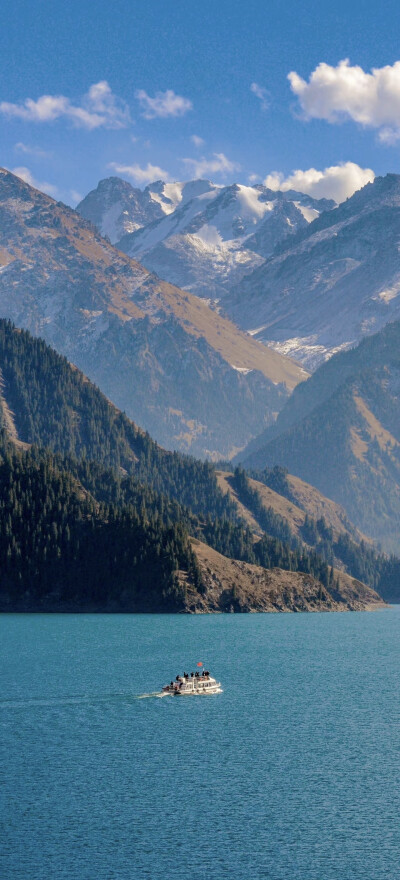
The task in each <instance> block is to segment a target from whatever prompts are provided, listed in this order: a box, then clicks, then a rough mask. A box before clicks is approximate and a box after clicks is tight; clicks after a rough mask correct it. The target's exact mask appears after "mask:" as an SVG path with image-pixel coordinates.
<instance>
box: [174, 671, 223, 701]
mask: <svg viewBox="0 0 400 880" xmlns="http://www.w3.org/2000/svg"><path fill="white" fill-rule="evenodd" d="M163 693H164V694H170V695H171V697H188V696H195V695H196V696H199V695H201V696H203V695H204V696H205V695H206V694H222V688H221V685H220V682H219V681H216V679H215V678H212V676H211V675H210V673H209V672H201V673H200V672H196V673H194V672H191V673H190V675H189V673H188V672H184V673H183V675H177V676H176V679H175V681H171V682H170V684H166V685H165V687H163Z"/></svg>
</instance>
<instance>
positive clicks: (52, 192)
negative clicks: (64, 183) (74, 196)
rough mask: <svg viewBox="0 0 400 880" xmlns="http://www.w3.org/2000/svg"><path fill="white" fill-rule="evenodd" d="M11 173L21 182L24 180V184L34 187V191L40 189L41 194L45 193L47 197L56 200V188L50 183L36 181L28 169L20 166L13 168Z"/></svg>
mask: <svg viewBox="0 0 400 880" xmlns="http://www.w3.org/2000/svg"><path fill="white" fill-rule="evenodd" d="M12 173H13V174H16V176H17V177H20V178H21V180H24V181H25V183H29V185H30V186H34V187H35V189H40V191H41V192H45V193H47V195H49V196H52V197H53V198H57V196H58V190H57V187H56V186H53V184H52V183H47V182H46V181H39V180H36V179H35V178H34V176H33V174H32V172H31V171H30V170H29V168H25V166H21V167H20V168H13V169H12Z"/></svg>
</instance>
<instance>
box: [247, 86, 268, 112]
mask: <svg viewBox="0 0 400 880" xmlns="http://www.w3.org/2000/svg"><path fill="white" fill-rule="evenodd" d="M250 91H251V92H253V95H255V96H256V98H258V99H259V101H261V110H268V107H269V105H270V93H269V91H268V89H265V88H264V87H263V86H259V85H258V83H252V84H251V86H250Z"/></svg>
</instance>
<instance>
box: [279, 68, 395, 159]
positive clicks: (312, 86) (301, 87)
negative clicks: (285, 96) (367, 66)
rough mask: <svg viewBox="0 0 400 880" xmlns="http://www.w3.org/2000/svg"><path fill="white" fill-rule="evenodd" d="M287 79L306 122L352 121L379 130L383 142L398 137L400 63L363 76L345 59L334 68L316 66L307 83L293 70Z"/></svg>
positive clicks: (360, 70) (375, 69) (390, 141)
mask: <svg viewBox="0 0 400 880" xmlns="http://www.w3.org/2000/svg"><path fill="white" fill-rule="evenodd" d="M288 79H289V82H290V86H291V89H292V92H294V94H295V95H297V97H298V99H299V102H300V106H301V108H302V110H303V112H304V114H305V117H306V118H307V119H311V118H315V119H326V120H327V121H328V122H333V123H337V122H341V121H343V120H345V119H352V120H353V121H354V122H358V123H360V124H361V125H365V126H370V127H371V128H378V129H381V132H380V139H381V140H382V141H384V142H385V143H393V142H394V140H396V139H397V138H398V137H400V134H399V132H400V61H396V62H395V63H394V64H393V65H392V66H390V65H386V66H385V67H380V68H372V71H371V73H366V72H365V71H364V70H363V69H362V67H359V66H358V65H355V66H351V65H350V61H349V60H348V59H347V58H346V59H344V61H340V62H339V64H338V65H337V67H331V66H330V65H329V64H324V63H321V64H318V66H317V67H316V68H315V70H314V71H313V73H312V74H311V76H310V79H309V81H308V82H306V80H304V79H302V78H301V76H299V75H298V74H297V73H296V72H295V71H292V72H291V73H289V75H288Z"/></svg>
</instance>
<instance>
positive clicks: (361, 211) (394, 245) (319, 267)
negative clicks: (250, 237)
mask: <svg viewBox="0 0 400 880" xmlns="http://www.w3.org/2000/svg"><path fill="white" fill-rule="evenodd" d="M399 241H400V176H399V175H396V174H388V175H387V176H386V177H384V178H382V177H380V178H376V179H375V181H374V182H373V183H369V184H367V186H365V187H364V188H363V189H361V190H360V191H358V192H356V193H355V194H354V195H353V196H352V197H351V198H350V199H348V200H347V201H346V202H344V203H343V204H341V205H339V206H338V207H336V208H335V209H334V210H332V211H328V212H324V213H323V214H321V216H320V217H318V218H317V219H315V220H314V221H313V222H312V223H311V224H310V225H309V226H308V227H307V228H305V229H303V230H301V231H300V232H299V233H298V234H297V235H296V236H295V237H294V239H289V238H287V239H285V240H284V241H283V242H282V244H281V245H280V246H279V248H278V249H277V252H276V253H275V254H274V255H273V256H272V257H270V258H269V259H267V260H266V261H265V262H264V263H263V264H262V265H260V266H259V267H258V268H257V269H256V270H255V271H254V272H253V273H252V274H250V275H249V276H248V277H246V278H245V279H243V280H242V281H241V282H240V284H238V285H237V286H236V288H235V289H234V290H232V292H231V294H229V295H228V296H227V297H226V299H225V300H224V307H225V309H226V310H227V312H228V314H229V315H231V317H233V318H234V320H235V321H236V322H237V323H238V325H239V326H241V327H243V328H246V329H248V330H249V331H251V332H253V331H257V332H255V334H254V335H255V336H256V338H258V339H261V340H263V341H264V342H265V343H266V344H271V345H273V346H274V347H275V348H276V350H277V351H280V352H282V353H285V354H290V355H293V357H296V359H297V360H299V361H300V362H302V363H303V364H305V365H307V366H308V368H309V369H314V368H315V367H316V366H317V365H318V364H319V363H321V362H322V361H324V360H325V359H326V358H328V357H330V356H331V355H332V354H333V353H334V352H337V351H338V350H340V349H346V348H348V347H349V346H350V345H354V344H355V343H357V342H359V341H360V340H361V339H362V338H363V337H364V336H367V335H369V334H371V333H373V332H376V331H377V330H379V329H381V328H382V327H384V326H385V324H387V323H388V322H389V321H393V320H394V319H395V318H398V317H400V296H399V293H400V255H399Z"/></svg>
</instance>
